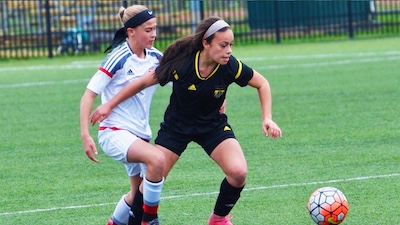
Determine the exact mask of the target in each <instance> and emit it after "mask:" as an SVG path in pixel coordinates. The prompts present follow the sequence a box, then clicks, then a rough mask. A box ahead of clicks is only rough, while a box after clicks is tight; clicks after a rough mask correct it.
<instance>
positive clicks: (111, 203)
mask: <svg viewBox="0 0 400 225" xmlns="http://www.w3.org/2000/svg"><path fill="white" fill-rule="evenodd" d="M399 176H400V173H392V174H382V175H375V176H365V177H353V178H345V179H335V180H328V181H314V182H305V183H292V184H277V185H271V186H261V187H254V188H245V189H243V191H258V190H265V189H277V188H287V187H299V186H310V185H316V184H318V185H327V184H332V183H343V182H353V181H361V180H371V179H379V178H390V177H399ZM216 194H218V192H204V193H192V194H187V195H171V196H165V197H162V198H161V199H162V200H167V199H177V198H192V197H196V196H209V195H216ZM115 204H116V202H109V203H100V204H90V205H77V206H64V207H53V208H47V209H32V210H25V211H15V212H3V213H0V216H6V215H16V214H27V213H39V212H49V211H55V210H67V209H80V208H91V207H101V206H107V205H115Z"/></svg>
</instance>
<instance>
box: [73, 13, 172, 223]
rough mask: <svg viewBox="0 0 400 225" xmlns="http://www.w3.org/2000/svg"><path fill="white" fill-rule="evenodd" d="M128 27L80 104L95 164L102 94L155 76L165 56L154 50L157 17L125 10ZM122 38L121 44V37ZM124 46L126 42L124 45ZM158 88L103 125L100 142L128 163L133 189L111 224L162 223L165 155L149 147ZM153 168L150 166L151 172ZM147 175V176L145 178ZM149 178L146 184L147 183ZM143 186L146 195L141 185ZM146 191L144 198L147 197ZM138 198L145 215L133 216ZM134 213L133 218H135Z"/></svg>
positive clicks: (86, 141) (136, 98) (123, 15)
mask: <svg viewBox="0 0 400 225" xmlns="http://www.w3.org/2000/svg"><path fill="white" fill-rule="evenodd" d="M119 16H120V18H121V21H122V23H123V24H124V27H123V28H121V29H120V30H119V31H117V33H116V35H115V38H114V40H113V42H114V43H113V46H112V48H114V49H113V51H112V52H111V53H109V54H108V55H107V57H106V58H105V59H104V60H103V62H102V64H101V66H100V68H99V69H98V71H97V72H96V73H95V74H94V75H93V77H92V79H91V80H90V82H89V84H88V85H87V89H86V91H85V92H84V94H83V96H82V99H81V104H80V124H81V138H82V143H83V148H84V150H85V153H86V155H87V156H88V158H90V159H91V160H92V161H94V162H98V160H97V159H96V158H95V156H94V155H95V154H97V149H96V144H95V142H94V140H93V138H92V137H91V136H90V133H89V117H90V113H91V110H92V107H93V103H94V100H95V99H96V97H97V95H99V94H101V102H102V103H105V102H107V101H108V100H109V99H111V98H112V97H113V96H114V95H115V94H117V93H118V92H119V91H120V90H121V89H122V88H123V87H125V86H126V85H127V84H128V83H129V82H132V81H133V80H135V79H137V78H139V77H141V76H143V75H144V74H146V73H152V72H153V70H154V69H155V68H156V66H157V65H158V63H159V61H160V59H161V57H162V53H161V52H160V51H158V50H157V49H155V48H154V47H153V43H154V40H155V38H156V26H157V21H156V18H155V16H154V13H153V12H152V11H150V10H149V9H148V8H146V7H144V6H141V5H133V6H130V7H128V8H126V9H125V8H123V7H121V8H120V10H119ZM118 38H119V39H120V40H119V41H118V40H117V39H118ZM121 41H122V42H123V43H122V44H120V43H118V42H121ZM156 88H157V85H153V86H150V87H148V88H146V89H144V90H142V91H141V92H139V93H138V94H136V95H135V96H133V97H131V98H129V99H127V100H126V101H124V102H122V103H121V104H119V105H118V106H117V107H115V108H114V109H113V110H112V113H111V115H110V116H109V117H108V118H107V119H105V120H104V121H102V122H101V123H100V124H99V132H98V141H99V144H100V146H101V148H102V149H103V151H104V152H105V153H106V154H107V155H108V156H110V157H112V158H113V159H114V160H116V161H118V162H121V163H123V164H124V165H125V168H126V171H127V173H128V176H129V179H130V184H131V190H130V191H129V192H128V193H127V194H126V195H124V196H122V198H121V199H120V201H119V202H118V203H117V205H116V208H115V210H114V212H113V214H112V216H111V218H110V220H109V222H108V223H107V224H108V225H113V224H117V225H125V224H128V223H129V224H135V225H158V224H159V223H158V216H157V211H158V204H159V201H160V194H161V190H162V186H163V183H164V178H163V168H164V163H165V159H164V154H163V153H162V152H161V151H160V150H158V149H157V148H156V147H154V146H153V145H152V144H150V143H149V140H150V139H151V137H152V131H151V129H150V125H149V110H150V104H151V100H152V97H153V94H154V91H155V90H156ZM146 167H147V168H146ZM143 176H144V177H143ZM142 177H143V181H142ZM141 182H143V191H142V192H140V191H139V185H140V183H141ZM142 193H143V195H142ZM135 195H141V197H140V198H142V199H140V198H139V199H140V200H143V201H144V204H143V208H142V209H139V211H140V210H142V211H143V212H140V214H142V215H132V214H133V213H132V211H131V205H132V202H133V199H134V196H135ZM130 214H131V215H130Z"/></svg>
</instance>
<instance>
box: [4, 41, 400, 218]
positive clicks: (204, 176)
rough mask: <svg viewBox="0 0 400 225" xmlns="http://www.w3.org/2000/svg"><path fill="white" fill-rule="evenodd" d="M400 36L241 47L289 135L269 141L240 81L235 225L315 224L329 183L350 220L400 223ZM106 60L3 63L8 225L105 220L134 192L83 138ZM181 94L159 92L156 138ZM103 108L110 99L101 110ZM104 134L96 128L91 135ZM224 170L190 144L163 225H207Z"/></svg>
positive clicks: (165, 202) (231, 104)
mask: <svg viewBox="0 0 400 225" xmlns="http://www.w3.org/2000/svg"><path fill="white" fill-rule="evenodd" d="M396 49H400V39H399V38H386V39H373V40H372V39H370V40H362V41H340V42H323V43H308V44H281V45H261V44H259V45H249V46H245V47H234V55H235V56H237V57H238V58H240V59H242V61H243V62H244V63H246V64H247V65H249V66H251V67H253V68H254V69H255V70H257V71H258V72H260V73H262V74H263V75H265V77H266V78H267V79H268V80H269V82H270V84H271V88H272V92H273V115H274V120H275V121H276V122H277V123H278V124H279V125H280V127H281V128H282V131H283V136H284V137H283V138H282V139H276V140H273V139H270V138H265V137H264V136H263V134H262V130H261V116H260V106H259V103H258V97H257V92H256V91H255V90H254V89H252V88H249V87H246V88H239V87H237V86H235V85H233V86H232V87H231V88H230V89H229V91H228V106H227V114H228V116H229V121H230V123H231V125H232V127H233V129H234V130H235V133H236V135H237V138H238V140H239V141H240V143H241V146H242V148H243V150H244V152H245V155H246V158H247V160H248V166H249V174H248V180H247V185H246V187H245V190H244V192H243V193H242V198H241V199H240V200H239V203H238V204H237V205H236V207H235V208H234V209H233V211H232V213H233V214H234V219H233V223H234V224H235V225H247V224H276V225H278V224H279V225H281V224H310V225H311V224H313V222H312V221H311V219H310V218H309V216H308V213H307V210H306V202H307V200H308V197H309V195H310V194H311V193H312V192H313V191H314V190H315V189H317V188H319V187H322V186H334V187H337V188H339V189H340V190H342V191H343V193H344V194H345V195H346V197H347V198H348V200H349V203H350V210H349V214H348V217H347V218H346V220H345V221H344V222H343V224H393V221H399V220H400V215H399V213H398V209H399V207H400V203H399V199H398V190H399V188H400V170H399V162H400V157H399V146H400V139H399V136H400V129H399V124H400V118H399V116H398V112H399V111H400V105H399V100H400V99H399V97H400V89H399V87H400V77H399V71H398V70H399V67H398V65H399V61H400V51H398V50H396ZM103 57H104V55H98V56H77V57H65V58H57V59H51V60H50V59H35V60H32V59H31V60H26V61H24V60H19V61H16V60H10V61H7V62H4V61H2V62H0V71H1V74H0V98H1V99H2V111H1V113H0V119H1V121H2V122H1V127H2V129H3V132H1V135H0V171H1V173H0V179H1V183H2V188H1V190H0V196H2V197H1V198H0V220H1V221H4V223H7V224H93V225H94V224H96V225H97V224H105V223H106V220H107V219H108V218H109V216H110V215H111V213H112V211H113V209H114V206H115V203H116V202H117V201H118V200H119V198H120V197H121V195H123V194H124V193H125V192H127V191H128V190H129V183H128V178H127V177H126V174H125V170H124V168H123V166H122V165H121V164H119V163H117V162H114V161H113V160H112V159H110V158H109V157H107V156H106V155H105V154H104V153H103V152H102V151H101V149H100V148H99V155H98V158H99V159H100V163H99V164H95V163H92V162H91V161H90V160H89V159H87V158H86V156H85V154H84V152H83V150H82V146H81V140H80V135H79V134H80V131H79V101H80V97H81V95H82V94H83V91H84V89H85V87H86V84H87V82H88V79H90V77H91V76H92V75H93V73H94V72H95V71H96V69H97V67H98V66H99V64H100V63H101V60H102V58H103ZM170 91H171V90H170V87H169V86H166V87H160V88H158V90H157V91H156V94H155V97H154V100H153V105H152V111H151V124H152V127H153V132H154V133H155V134H156V131H157V129H158V124H159V122H160V121H161V120H162V116H163V112H164V109H165V107H166V105H167V104H168V97H169V94H170ZM96 103H97V104H99V101H97V102H96ZM91 132H92V134H93V137H96V133H97V130H96V126H95V127H93V128H92V130H91ZM222 178H223V173H222V172H221V171H220V169H219V168H218V167H217V166H216V165H215V163H214V162H213V161H211V160H210V159H209V158H208V157H207V155H206V154H205V153H204V152H203V151H202V149H201V148H200V147H199V146H197V145H196V144H191V145H190V146H189V148H188V149H187V151H186V152H185V153H184V154H183V155H182V157H181V159H180V161H179V162H178V163H177V165H176V166H175V167H174V168H173V170H172V171H171V174H170V176H169V177H168V179H167V182H166V183H165V186H164V187H165V188H164V190H163V193H162V197H163V199H162V202H161V205H160V213H159V215H160V219H161V223H162V224H163V225H184V224H195V225H196V224H199V225H200V224H206V221H207V218H208V216H209V214H210V213H211V211H212V209H213V206H214V202H215V198H216V195H217V194H216V193H217V192H218V188H219V184H220V181H221V180H222Z"/></svg>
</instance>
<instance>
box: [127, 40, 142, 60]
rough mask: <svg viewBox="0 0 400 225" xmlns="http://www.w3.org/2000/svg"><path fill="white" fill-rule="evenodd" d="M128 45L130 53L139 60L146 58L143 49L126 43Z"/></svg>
mask: <svg viewBox="0 0 400 225" xmlns="http://www.w3.org/2000/svg"><path fill="white" fill-rule="evenodd" d="M128 45H129V48H130V49H131V50H132V52H133V53H135V55H137V56H138V57H139V58H141V59H144V58H145V57H146V53H145V51H144V48H140V47H137V45H134V44H131V43H130V42H128Z"/></svg>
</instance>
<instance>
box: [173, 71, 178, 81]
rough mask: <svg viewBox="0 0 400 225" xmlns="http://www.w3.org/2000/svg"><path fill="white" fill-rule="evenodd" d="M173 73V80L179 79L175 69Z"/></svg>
mask: <svg viewBox="0 0 400 225" xmlns="http://www.w3.org/2000/svg"><path fill="white" fill-rule="evenodd" d="M172 74H173V75H174V78H175V80H178V79H179V76H178V73H177V72H176V70H174V72H173V73H172Z"/></svg>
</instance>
